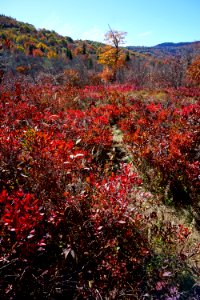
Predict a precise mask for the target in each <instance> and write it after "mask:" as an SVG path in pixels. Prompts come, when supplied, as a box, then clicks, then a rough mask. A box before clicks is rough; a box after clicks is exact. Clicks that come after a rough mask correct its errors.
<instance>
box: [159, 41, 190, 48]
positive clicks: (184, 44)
mask: <svg viewBox="0 0 200 300" xmlns="http://www.w3.org/2000/svg"><path fill="white" fill-rule="evenodd" d="M194 43H196V42H180V43H172V42H165V43H161V44H158V45H156V46H154V48H160V47H182V46H186V45H193V44H194Z"/></svg>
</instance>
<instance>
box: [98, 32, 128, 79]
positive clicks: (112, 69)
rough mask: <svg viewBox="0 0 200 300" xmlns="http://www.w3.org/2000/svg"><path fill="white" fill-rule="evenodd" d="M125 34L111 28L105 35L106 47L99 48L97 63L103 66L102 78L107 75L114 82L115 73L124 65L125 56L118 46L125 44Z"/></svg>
mask: <svg viewBox="0 0 200 300" xmlns="http://www.w3.org/2000/svg"><path fill="white" fill-rule="evenodd" d="M126 34H127V33H126V32H123V31H117V30H112V29H111V28H110V30H109V31H108V32H107V33H106V34H105V42H107V45H106V46H104V47H101V48H100V50H99V57H98V63H99V64H102V65H104V70H103V72H102V77H104V74H109V80H112V81H116V76H117V71H118V70H119V69H120V68H121V67H123V66H124V65H125V61H126V55H125V53H124V51H123V50H122V49H121V47H120V46H121V45H123V44H124V43H125V36H126ZM105 77H106V76H105ZM105 79H107V78H105Z"/></svg>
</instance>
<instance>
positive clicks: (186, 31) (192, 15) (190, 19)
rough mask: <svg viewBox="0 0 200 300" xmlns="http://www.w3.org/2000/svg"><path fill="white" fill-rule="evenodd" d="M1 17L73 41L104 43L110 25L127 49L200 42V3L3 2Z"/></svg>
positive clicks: (116, 0)
mask: <svg viewBox="0 0 200 300" xmlns="http://www.w3.org/2000/svg"><path fill="white" fill-rule="evenodd" d="M0 13H1V14H4V15H7V16H11V17H13V18H16V19H17V20H18V21H23V22H27V23H30V24H33V25H34V26H35V27H36V28H46V29H50V30H55V31H56V32H58V33H60V34H62V35H65V36H71V37H72V38H73V39H91V40H96V41H103V37H104V33H105V32H106V31H108V24H110V26H111V27H112V28H113V29H116V30H120V31H126V32H127V33H128V34H127V38H126V44H127V45H139V46H153V45H156V44H158V43H162V42H185V41H197V40H200V0H57V1H55V0H33V1H30V0H0Z"/></svg>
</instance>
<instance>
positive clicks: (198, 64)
mask: <svg viewBox="0 0 200 300" xmlns="http://www.w3.org/2000/svg"><path fill="white" fill-rule="evenodd" d="M187 75H188V78H189V79H190V80H191V81H192V82H193V83H195V84H196V85H200V56H198V57H197V58H196V59H195V60H194V61H193V62H192V63H191V65H190V66H189V67H188V69H187Z"/></svg>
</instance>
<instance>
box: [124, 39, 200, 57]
mask: <svg viewBox="0 0 200 300" xmlns="http://www.w3.org/2000/svg"><path fill="white" fill-rule="evenodd" d="M127 49H129V50H132V51H135V52H139V53H143V54H148V55H152V56H157V57H159V56H163V55H167V56H177V55H180V56H182V55H184V54H186V53H187V54H191V55H192V56H193V54H194V53H195V52H196V51H197V52H199V49H200V41H195V42H179V43H172V42H165V43H161V44H158V45H155V46H152V47H145V46H128V47H127Z"/></svg>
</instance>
